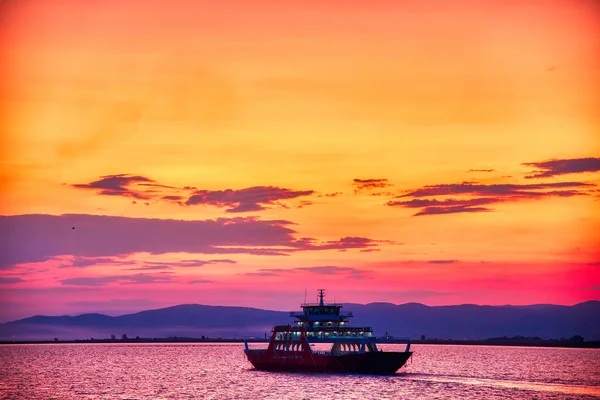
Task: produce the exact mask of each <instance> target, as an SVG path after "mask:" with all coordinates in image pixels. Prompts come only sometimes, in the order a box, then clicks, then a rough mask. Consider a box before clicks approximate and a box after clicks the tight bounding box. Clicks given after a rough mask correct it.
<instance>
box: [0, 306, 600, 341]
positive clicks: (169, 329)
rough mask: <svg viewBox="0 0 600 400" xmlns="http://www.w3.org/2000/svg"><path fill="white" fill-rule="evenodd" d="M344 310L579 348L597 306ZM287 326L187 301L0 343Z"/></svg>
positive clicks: (32, 328) (50, 327)
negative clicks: (185, 303)
mask: <svg viewBox="0 0 600 400" xmlns="http://www.w3.org/2000/svg"><path fill="white" fill-rule="evenodd" d="M344 307H345V308H344V310H346V311H352V312H354V315H355V318H353V319H352V320H351V324H352V325H354V326H363V325H366V326H372V327H373V328H374V330H375V334H376V335H377V336H384V335H389V336H396V337H408V338H411V339H412V340H413V342H414V343H438V344H455V343H456V344H494V345H534V346H535V345H543V346H554V345H560V346H569V347H582V346H586V347H587V345H588V344H592V343H593V342H595V341H599V340H600V319H599V318H597V316H598V315H600V302H599V301H588V302H584V303H580V304H576V305H573V306H557V305H531V306H477V305H468V304H467V305H456V306H437V307H428V306H425V305H423V304H418V303H409V304H402V305H394V304H390V303H371V304H366V305H362V304H345V305H344ZM289 321H291V319H290V317H289V313H288V312H284V311H269V310H260V309H256V308H248V307H221V306H205V305H198V304H187V305H180V306H174V307H168V308H163V309H158V310H149V311H142V312H139V313H135V314H128V315H121V316H117V317H110V316H107V315H103V314H83V315H78V316H73V317H72V316H59V317H49V316H35V317H31V318H25V319H22V320H19V321H13V322H8V323H4V324H0V341H3V342H5V343H6V342H10V343H13V342H25V341H28V342H31V341H43V342H48V341H50V342H54V339H55V338H56V339H57V340H58V341H59V342H64V341H73V340H78V341H80V342H81V341H83V340H85V341H90V342H101V341H104V340H106V341H109V342H110V341H117V342H121V341H125V342H129V341H135V340H136V339H135V338H139V339H137V340H138V341H143V342H146V341H163V340H164V341H184V339H183V338H185V341H202V337H203V336H204V341H230V340H231V341H235V340H238V341H239V340H241V339H242V338H244V337H255V338H262V339H264V337H265V333H268V332H270V331H271V328H272V327H273V326H274V325H277V324H282V323H287V322H289ZM123 336H125V338H124V337H123ZM111 337H114V338H112V339H111ZM92 338H94V339H93V340H91V339H92ZM154 338H156V339H154ZM175 338H176V339H175ZM218 338H223V339H218ZM233 338H237V339H233ZM580 338H581V339H580Z"/></svg>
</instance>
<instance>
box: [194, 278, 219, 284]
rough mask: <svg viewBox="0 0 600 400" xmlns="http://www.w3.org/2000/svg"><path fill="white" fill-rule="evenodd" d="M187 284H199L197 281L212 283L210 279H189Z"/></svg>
mask: <svg viewBox="0 0 600 400" xmlns="http://www.w3.org/2000/svg"><path fill="white" fill-rule="evenodd" d="M188 283H189V284H199V283H213V281H211V280H210V279H194V280H193V281H189V282H188Z"/></svg>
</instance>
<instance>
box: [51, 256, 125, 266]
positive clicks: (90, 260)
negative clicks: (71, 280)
mask: <svg viewBox="0 0 600 400" xmlns="http://www.w3.org/2000/svg"><path fill="white" fill-rule="evenodd" d="M106 264H108V265H132V264H135V261H125V260H116V259H114V258H108V257H96V258H94V257H74V258H73V260H72V261H71V262H70V264H63V265H59V266H58V268H70V267H71V268H85V267H90V266H93V265H106Z"/></svg>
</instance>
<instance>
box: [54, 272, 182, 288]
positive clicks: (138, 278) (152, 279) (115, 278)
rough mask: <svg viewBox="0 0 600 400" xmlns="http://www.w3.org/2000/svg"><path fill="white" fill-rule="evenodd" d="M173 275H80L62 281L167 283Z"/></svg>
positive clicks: (65, 283)
mask: <svg viewBox="0 0 600 400" xmlns="http://www.w3.org/2000/svg"><path fill="white" fill-rule="evenodd" d="M170 280H171V277H170V276H168V275H147V274H135V275H111V276H101V277H78V278H68V279H63V280H61V281H60V283H62V284H63V285H76V286H105V285H108V284H110V283H115V282H123V283H126V284H146V283H165V282H169V281H170Z"/></svg>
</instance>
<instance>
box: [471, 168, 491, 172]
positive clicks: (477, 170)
mask: <svg viewBox="0 0 600 400" xmlns="http://www.w3.org/2000/svg"><path fill="white" fill-rule="evenodd" d="M494 171H496V170H495V169H470V170H468V171H467V172H494Z"/></svg>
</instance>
